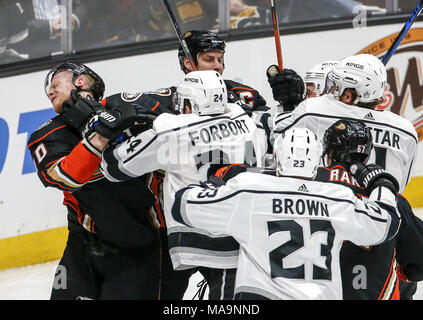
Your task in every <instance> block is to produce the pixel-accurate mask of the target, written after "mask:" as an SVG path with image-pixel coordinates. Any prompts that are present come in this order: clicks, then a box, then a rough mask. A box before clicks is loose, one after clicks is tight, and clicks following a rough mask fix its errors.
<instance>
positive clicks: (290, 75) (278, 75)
mask: <svg viewBox="0 0 423 320" xmlns="http://www.w3.org/2000/svg"><path fill="white" fill-rule="evenodd" d="M266 74H267V81H268V82H269V84H270V87H271V88H272V93H273V99H275V101H278V102H279V103H280V104H281V105H282V106H283V107H284V110H285V111H292V110H294V108H295V107H296V106H297V105H298V104H299V103H300V102H301V101H303V100H304V99H305V97H306V90H305V84H304V81H303V79H302V78H301V77H300V76H299V75H298V73H296V72H295V71H294V70H292V69H283V70H282V71H280V70H279V68H278V67H277V66H276V65H271V66H270V67H269V68H267V71H266Z"/></svg>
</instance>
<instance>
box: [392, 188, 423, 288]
mask: <svg viewBox="0 0 423 320" xmlns="http://www.w3.org/2000/svg"><path fill="white" fill-rule="evenodd" d="M397 203H398V210H399V212H400V213H401V218H402V219H401V220H402V222H401V227H400V230H399V232H398V236H397V243H396V246H395V247H396V259H397V262H398V263H399V267H398V271H399V272H400V274H401V275H402V276H403V278H404V279H406V280H409V281H422V280H423V255H422V254H421V253H422V252H423V221H422V220H421V219H420V218H419V217H417V216H416V215H414V213H413V209H412V208H411V206H410V204H409V203H408V201H407V200H406V199H405V198H403V197H402V196H400V195H398V196H397Z"/></svg>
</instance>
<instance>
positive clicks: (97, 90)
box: [44, 61, 105, 101]
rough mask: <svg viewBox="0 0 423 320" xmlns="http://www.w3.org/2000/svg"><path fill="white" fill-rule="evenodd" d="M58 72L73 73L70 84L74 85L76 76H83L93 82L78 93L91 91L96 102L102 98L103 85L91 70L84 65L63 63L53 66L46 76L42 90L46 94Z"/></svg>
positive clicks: (101, 80)
mask: <svg viewBox="0 0 423 320" xmlns="http://www.w3.org/2000/svg"><path fill="white" fill-rule="evenodd" d="M60 71H71V72H73V77H72V82H73V83H75V80H76V78H77V77H78V76H80V75H81V74H85V75H86V76H88V78H90V79H91V80H92V81H93V85H92V86H91V87H90V88H88V89H80V88H78V90H79V91H92V93H93V95H94V99H95V100H97V101H100V100H101V99H102V98H103V95H104V90H105V85H104V81H103V79H101V77H100V76H99V75H98V74H97V73H95V72H94V71H93V70H92V69H90V68H89V67H87V66H86V65H84V64H82V63H78V62H70V61H67V62H64V63H62V64H59V65H57V66H54V67H53V68H51V70H50V71H49V73H48V74H47V76H46V78H45V80H44V90H45V92H46V94H48V91H49V90H50V85H51V81H52V80H53V77H54V76H55V75H56V74H57V73H58V72H60Z"/></svg>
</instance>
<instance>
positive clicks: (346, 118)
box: [274, 113, 418, 143]
mask: <svg viewBox="0 0 423 320" xmlns="http://www.w3.org/2000/svg"><path fill="white" fill-rule="evenodd" d="M305 117H317V118H329V119H343V120H352V121H354V120H355V121H356V120H357V118H351V117H341V116H332V115H327V114H321V113H305V114H303V115H301V116H299V117H298V118H297V119H295V120H294V122H293V123H291V124H290V125H289V126H287V127H285V128H283V129H280V130H274V132H275V133H283V132H285V131H286V130H288V129H289V128H291V127H293V126H294V125H295V124H296V123H297V122H298V121H300V120H301V119H303V118H305ZM284 119H286V118H283V119H280V120H277V121H275V125H277V124H278V123H279V122H281V121H282V120H284ZM360 121H362V122H365V123H366V124H367V123H369V124H378V125H381V126H385V127H389V128H392V129H395V130H398V131H401V132H403V133H405V134H406V135H409V136H410V137H412V138H413V139H414V141H415V142H416V143H418V141H417V139H416V137H415V136H414V135H412V134H411V133H410V132H408V131H407V130H404V129H402V128H398V127H395V126H393V125H390V124H387V123H382V122H377V121H369V120H365V119H360Z"/></svg>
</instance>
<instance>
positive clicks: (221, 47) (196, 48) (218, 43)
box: [178, 30, 226, 73]
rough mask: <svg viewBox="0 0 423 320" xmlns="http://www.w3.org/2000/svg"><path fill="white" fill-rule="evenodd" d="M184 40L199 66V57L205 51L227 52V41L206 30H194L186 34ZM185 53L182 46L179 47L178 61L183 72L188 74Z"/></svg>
mask: <svg viewBox="0 0 423 320" xmlns="http://www.w3.org/2000/svg"><path fill="white" fill-rule="evenodd" d="M184 40H185V42H186V44H187V46H188V49H189V52H190V53H191V55H192V58H193V60H194V63H195V65H197V64H198V61H197V55H198V54H199V53H200V52H203V51H214V50H216V51H222V52H225V47H226V44H225V41H223V39H221V38H220V37H219V36H218V35H217V34H216V33H214V32H211V31H206V30H201V31H198V30H193V31H188V32H186V33H185V34H184ZM184 58H185V52H184V50H183V49H182V46H181V45H179V50H178V59H179V64H180V66H181V70H182V71H183V72H185V73H186V69H185V66H184Z"/></svg>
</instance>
